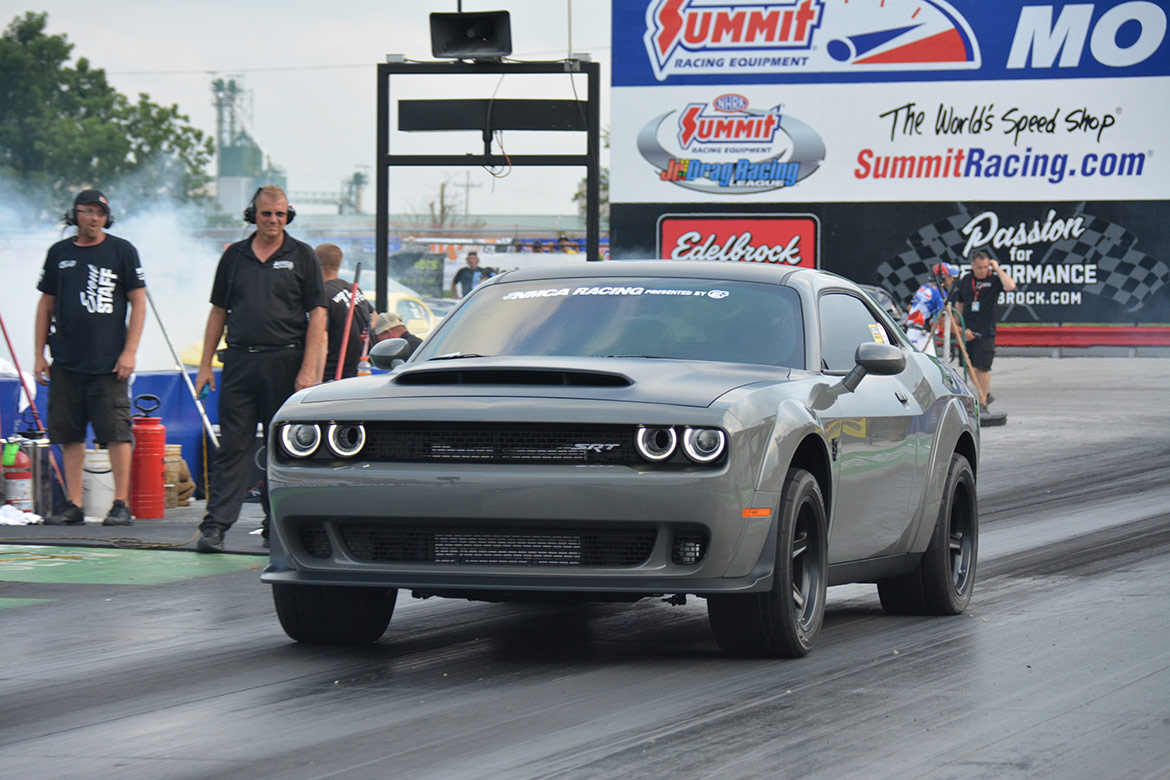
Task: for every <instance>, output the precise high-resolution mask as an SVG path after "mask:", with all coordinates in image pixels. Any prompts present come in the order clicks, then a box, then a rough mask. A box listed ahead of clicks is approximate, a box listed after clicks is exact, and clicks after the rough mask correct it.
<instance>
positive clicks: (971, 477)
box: [877, 455, 979, 615]
mask: <svg viewBox="0 0 1170 780" xmlns="http://www.w3.org/2000/svg"><path fill="white" fill-rule="evenodd" d="M978 554H979V506H978V502H977V501H976V497H975V473H974V472H973V471H971V464H970V463H968V462H967V459H966V458H964V457H963V456H962V455H952V456H951V464H950V467H949V469H948V471H947V482H946V485H945V486H944V488H943V495H942V501H941V502H940V506H939V512H938V520H936V521H935V526H934V534H933V535H932V536H931V539H930V546H929V547H927V548H926V552H924V553H923V554H922V558H921V559H920V560H919V562H918V566H917V567H916V568H915V569H914V570H912V571H910V572H907V573H906V574H903V575H901V576H898V577H891V578H890V579H886V580H879V581H878V584H877V586H878V596H880V597H881V601H882V609H884V610H885V611H886V612H889V613H890V614H894V615H958V614H959V613H961V612H962V611H963V610H965V609H966V608H967V604H969V603H970V601H971V591H972V590H974V588H975V564H976V561H977V559H978Z"/></svg>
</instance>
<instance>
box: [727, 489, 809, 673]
mask: <svg viewBox="0 0 1170 780" xmlns="http://www.w3.org/2000/svg"><path fill="white" fill-rule="evenodd" d="M827 529H828V520H827V518H826V516H825V500H824V497H823V496H822V495H821V488H820V485H818V484H817V481H816V479H815V478H814V477H813V475H812V474H809V473H808V472H807V471H804V470H802V469H790V470H789V471H788V477H787V478H786V479H785V480H784V492H783V494H782V495H781V499H780V511H779V516H778V518H777V530H776V568H775V571H774V573H773V576H772V589H771V590H769V591H767V592H765V593H744V594H731V595H712V596H709V597H708V598H707V616H708V618H709V619H710V621H711V630H712V631H713V632H714V634H715V641H716V642H718V644H719V647H721V648H722V649H723V651H724V652H726V653H729V654H731V655H741V656H765V657H771V658H799V657H801V656H804V655H807V654H808V652H809V650H811V649H812V646H813V644H814V643H815V641H816V638H817V635H818V634H819V633H820V630H821V623H822V622H823V621H824V617H825V589H826V587H827V584H828V560H829V557H828V550H829V546H828V531H827Z"/></svg>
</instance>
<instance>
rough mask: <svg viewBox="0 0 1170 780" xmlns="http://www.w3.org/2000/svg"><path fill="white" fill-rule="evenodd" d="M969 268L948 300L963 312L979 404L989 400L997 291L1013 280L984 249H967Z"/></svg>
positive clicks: (1008, 286) (1011, 287)
mask: <svg viewBox="0 0 1170 780" xmlns="http://www.w3.org/2000/svg"><path fill="white" fill-rule="evenodd" d="M970 259H971V270H970V271H969V272H967V273H965V274H963V276H961V277H960V278H959V281H957V282H955V284H954V286H953V287H952V288H951V297H950V300H951V301H952V302H953V303H954V304H955V309H957V310H958V312H959V313H960V314H961V315H963V325H964V327H965V329H966V330H965V332H964V333H963V336H964V338H965V339H966V346H967V356H968V357H969V358H971V378H972V379H973V380H974V381H975V391H976V392H977V393H978V394H979V403H980V404H982V405H983V406H985V407H986V406H987V404H989V403H991V398H990V396H991V361H992V360H994V359H995V323H996V308H997V306H998V305H999V294H1000V293H1001V292H1005V291H1006V292H1011V291H1012V290H1014V289H1016V283H1015V281H1014V280H1013V279H1012V277H1011V276H1010V275H1009V274H1008V272H1007V271H1005V270H1003V268H1002V267H1000V265H999V263H998V262H997V261H996V260H993V259H992V258H991V254H990V253H989V252H988V251H987V250H985V249H976V250H975V251H973V252H972V253H971V258H970Z"/></svg>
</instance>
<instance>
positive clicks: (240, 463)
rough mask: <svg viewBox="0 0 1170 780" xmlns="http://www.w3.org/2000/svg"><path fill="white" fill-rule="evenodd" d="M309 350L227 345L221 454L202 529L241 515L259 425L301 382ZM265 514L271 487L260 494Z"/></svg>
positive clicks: (226, 523) (224, 526) (226, 525)
mask: <svg viewBox="0 0 1170 780" xmlns="http://www.w3.org/2000/svg"><path fill="white" fill-rule="evenodd" d="M304 356H305V352H304V349H280V350H274V351H272V352H247V351H245V350H242V349H233V348H230V347H229V348H228V349H227V350H226V351H224V353H223V377H222V387H220V389H219V454H217V455H216V456H215V474H214V478H213V479H212V482H211V495H210V496H208V498H207V514H205V515H204V516H203V522H202V523H201V524H200V528H206V527H208V526H213V525H214V526H219V527H220V528H221V529H227V528H230V527H231V525H232V523H234V522H236V520H237V519H239V517H240V506H241V505H242V504H243V503H244V498H245V497H246V495H247V492H248V489H249V488H250V487H252V485H251V484H250V482H251V474H252V452H253V450H254V449H255V445H256V424H257V423H263V424H264V434H265V436H266V437H267V435H268V423H269V421H270V420H271V419H272V416H273V415H274V414H276V410H277V409H279V408H280V406H281V404H283V403H284V402H285V401H286V400H287V399H288V397H289V396H290V395H292V394H293V391H294V390H295V386H296V378H297V374H298V373H299V372H300V370H301V363H302V361H303V360H304ZM260 498H261V502H262V503H263V505H264V516H265V517H267V516H268V486H267V484H265V486H264V489H263V491H262V493H261V497H260Z"/></svg>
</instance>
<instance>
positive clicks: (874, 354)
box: [841, 341, 906, 393]
mask: <svg viewBox="0 0 1170 780" xmlns="http://www.w3.org/2000/svg"><path fill="white" fill-rule="evenodd" d="M853 360H854V362H855V364H856V365H854V366H853V370H851V371H850V372H849V373H848V374H846V375H845V378H844V379H842V380H841V384H842V385H843V386H844V388H845V389H846V390H848V391H849V392H851V393H852V392H853V391H854V390H856V389H857V386H858V385H859V384H861V380H862V379H864V378H865V375H866V374H877V375H878V376H893V375H894V374H900V373H902V372H903V371H904V370H905V369H906V355H905V353H903V352H902V350H900V349H898V348H897V347H895V346H894V345H892V344H880V343H878V342H876V341H866V342H863V343H862V344H860V345H858V347H857V352H855V353H854V355H853Z"/></svg>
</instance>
